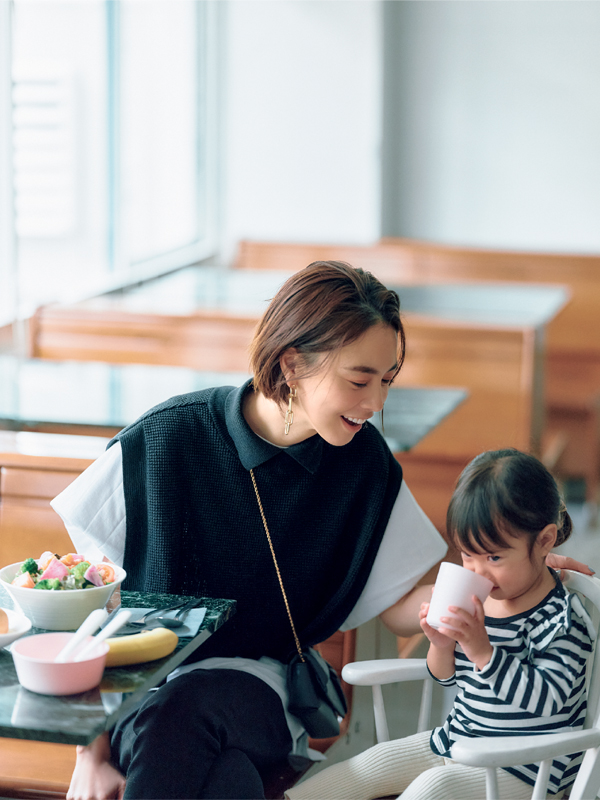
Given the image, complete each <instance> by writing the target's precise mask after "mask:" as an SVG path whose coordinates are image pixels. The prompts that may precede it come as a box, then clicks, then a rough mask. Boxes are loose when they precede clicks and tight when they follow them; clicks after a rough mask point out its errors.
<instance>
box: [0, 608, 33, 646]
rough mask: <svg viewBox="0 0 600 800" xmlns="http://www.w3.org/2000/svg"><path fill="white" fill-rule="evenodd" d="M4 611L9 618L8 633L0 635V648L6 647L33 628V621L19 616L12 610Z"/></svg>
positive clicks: (6, 609)
mask: <svg viewBox="0 0 600 800" xmlns="http://www.w3.org/2000/svg"><path fill="white" fill-rule="evenodd" d="M2 611H4V612H5V613H6V616H7V617H8V631H7V632H6V633H0V648H2V647H6V645H7V644H10V643H11V642H14V641H15V639H18V638H19V637H20V636H23V634H24V633H27V631H28V630H29V629H30V628H31V620H30V619H28V618H27V617H24V616H23V614H18V613H17V612H16V611H13V610H12V609H11V608H3V609H2Z"/></svg>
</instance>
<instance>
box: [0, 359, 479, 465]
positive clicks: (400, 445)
mask: <svg viewBox="0 0 600 800" xmlns="http://www.w3.org/2000/svg"><path fill="white" fill-rule="evenodd" d="M248 377H249V376H248V375H246V374H243V373H213V372H200V371H197V370H192V369H187V368H183V367H181V368H180V367H163V366H155V365H137V364H122V365H113V364H107V363H101V362H78V361H64V362H61V361H49V360H48V361H46V360H41V359H19V358H16V357H14V356H7V355H5V356H0V429H4V430H11V431H17V432H19V435H20V436H21V439H22V440H23V441H25V440H26V435H27V433H28V432H31V431H35V432H46V433H48V432H50V431H51V432H53V433H54V434H59V435H60V433H61V431H63V432H64V433H67V432H68V433H70V434H77V432H78V430H79V431H80V432H82V433H86V434H89V433H92V434H93V433H97V434H98V435H100V436H102V435H104V436H106V435H112V434H113V433H116V432H117V431H118V430H120V429H121V428H123V427H124V426H125V425H127V424H129V423H130V422H133V421H134V420H135V419H137V417H138V416H140V414H142V413H143V412H145V411H147V410H148V409H149V408H151V407H152V406H154V405H156V404H158V403H160V402H162V401H163V400H167V399H168V398H169V397H173V396H174V395H178V394H184V393H187V392H193V391H198V390H200V389H207V388H210V387H212V386H227V385H229V386H239V385H240V384H241V383H243V382H244V381H245V380H246V379H247V378H248ZM466 396H467V393H466V392H465V391H464V390H463V389H460V388H458V389H457V388H455V387H449V388H443V387H442V388H429V387H422V388H420V387H404V386H402V387H398V388H395V387H392V389H391V390H390V393H389V396H388V400H387V402H386V405H385V411H384V428H383V429H382V427H381V420H380V415H377V416H376V417H374V418H373V420H372V422H373V424H375V425H376V426H377V427H378V428H379V429H380V430H382V432H383V433H384V436H385V438H386V439H387V441H388V444H389V445H390V448H391V449H392V450H393V451H394V452H397V451H404V450H410V449H411V448H412V447H414V446H415V445H416V444H417V443H418V442H419V441H421V439H422V438H423V437H424V436H426V435H427V433H429V431H431V430H433V428H435V427H436V426H437V425H439V423H440V422H441V421H442V420H443V419H444V418H445V417H446V416H447V415H448V414H450V413H451V412H452V411H453V410H454V409H455V408H456V407H457V406H458V405H459V404H460V403H461V402H462V401H463V400H464V399H465V398H466ZM63 438H65V437H63Z"/></svg>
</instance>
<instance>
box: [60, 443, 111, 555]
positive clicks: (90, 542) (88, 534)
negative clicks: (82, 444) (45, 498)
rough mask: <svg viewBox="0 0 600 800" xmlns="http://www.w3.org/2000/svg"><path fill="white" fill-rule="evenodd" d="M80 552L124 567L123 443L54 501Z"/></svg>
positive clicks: (109, 449) (85, 472) (105, 453)
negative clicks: (103, 558)
mask: <svg viewBox="0 0 600 800" xmlns="http://www.w3.org/2000/svg"><path fill="white" fill-rule="evenodd" d="M50 505H51V506H52V508H53V509H54V510H55V511H56V512H57V514H59V516H60V517H61V518H62V520H63V522H64V523H65V527H66V529H67V531H68V533H69V536H70V537H71V539H72V541H73V543H74V545H75V548H76V550H77V552H78V553H84V554H85V555H86V556H89V557H90V558H93V559H94V560H98V561H99V560H101V559H102V557H103V556H106V557H107V558H109V559H110V560H111V561H112V562H113V563H114V564H117V565H118V566H120V567H122V566H123V556H124V553H125V494H124V492H123V466H122V460H121V444H120V442H115V444H114V445H113V446H112V447H109V448H108V450H105V451H104V453H102V455H101V456H100V457H99V458H97V459H96V460H95V461H94V462H93V464H91V465H90V466H89V467H88V468H87V469H86V470H85V471H84V472H82V473H81V475H78V476H77V478H75V480H74V481H73V482H72V483H70V484H69V485H68V486H67V488H66V489H65V490H64V491H62V492H61V493H60V494H59V495H58V496H57V497H55V498H54V500H51V501H50Z"/></svg>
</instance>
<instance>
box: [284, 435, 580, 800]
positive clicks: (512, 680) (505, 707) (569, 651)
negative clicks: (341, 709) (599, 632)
mask: <svg viewBox="0 0 600 800" xmlns="http://www.w3.org/2000/svg"><path fill="white" fill-rule="evenodd" d="M571 527H572V523H571V519H570V517H569V514H568V513H567V510H566V508H565V506H564V503H563V502H562V500H561V498H560V495H559V492H558V489H557V486H556V483H555V481H554V479H553V477H552V476H551V475H550V473H549V472H548V471H547V470H546V468H545V467H544V466H543V465H542V464H541V462H540V461H538V460H537V459H536V458H534V457H533V456H530V455H527V454H525V453H521V452H519V451H517V450H512V449H509V450H497V451H490V452H486V453H483V454H481V455H479V456H477V457H476V458H475V459H474V460H473V461H472V462H471V463H470V464H469V465H468V466H467V467H466V469H465V470H464V472H463V473H462V475H461V476H460V478H459V481H458V484H457V487H456V490H455V492H454V494H453V496H452V499H451V502H450V505H449V508H448V515H447V531H448V535H449V536H450V538H451V539H452V541H453V542H454V544H455V545H456V546H457V548H458V549H459V550H460V551H461V556H462V562H463V566H465V567H466V568H467V569H470V570H473V571H474V572H477V573H479V574H481V575H484V576H485V577H486V578H489V579H490V580H491V581H492V583H493V584H494V588H493V589H492V591H491V593H490V595H489V597H488V599H487V600H486V601H485V603H484V604H483V605H482V604H481V602H480V601H479V600H478V599H477V598H476V597H474V598H473V599H474V602H475V606H476V609H475V614H474V615H471V614H469V613H467V611H465V610H464V609H459V608H455V607H451V609H450V611H451V612H452V617H450V616H448V617H444V618H442V622H446V623H447V624H448V625H450V624H451V625H452V627H442V628H440V629H439V630H435V629H434V628H431V627H430V626H429V625H428V624H427V622H426V617H427V612H428V610H429V604H428V603H424V604H423V605H422V606H421V611H420V620H421V628H422V629H423V631H424V632H425V634H426V636H427V638H428V639H429V641H430V647H429V652H428V655H427V666H428V669H429V671H430V673H431V675H432V676H433V677H434V678H435V680H436V681H438V682H439V683H441V684H443V685H451V684H454V683H456V684H457V686H458V693H457V696H456V699H455V702H454V706H453V709H452V712H451V713H450V715H449V716H448V718H447V720H446V721H445V723H444V724H443V725H442V726H441V727H439V728H436V729H435V730H434V731H428V732H426V733H419V734H416V735H415V736H409V737H407V738H405V739H398V740H396V741H392V742H385V743H382V744H378V745H375V746H374V747H372V748H370V749H369V750H367V751H365V752H364V753H361V754H360V755H358V756H355V757H354V758H351V759H349V760H348V761H345V762H343V763H340V764H335V765H333V766H331V767H329V768H327V769H325V770H323V771H322V772H321V773H318V774H317V775H315V776H314V777H312V778H309V779H308V780H306V781H305V782H304V783H301V784H299V785H298V786H296V787H294V788H293V789H290V790H289V791H288V792H287V794H286V797H288V798H289V800H317V799H318V800H370V798H376V797H385V796H389V795H398V794H400V793H402V800H449V799H452V798H454V800H459V799H460V800H469V799H472V800H481V798H482V797H485V770H484V769H477V768H474V767H467V766H463V765H460V764H456V763H454V762H452V760H451V759H450V748H451V746H452V744H453V743H454V742H456V741H458V740H459V739H461V738H465V737H467V738H472V737H476V736H496V735H501V736H511V735H522V734H525V733H548V732H552V733H558V734H560V732H561V731H566V730H577V729H578V728H581V726H582V724H583V721H584V718H585V712H586V698H585V665H586V660H587V657H588V655H589V653H590V652H591V642H592V638H593V636H594V632H593V629H592V626H591V621H590V619H589V617H588V615H587V613H586V612H585V610H584V608H583V606H582V604H581V602H580V601H579V599H578V598H577V596H576V595H574V594H570V593H569V592H567V591H566V589H565V588H564V587H563V585H562V584H561V582H560V580H559V578H558V576H557V575H556V574H555V573H554V572H553V571H552V570H550V569H549V568H548V567H547V566H546V564H545V559H546V556H547V555H548V553H549V552H550V550H551V549H552V548H553V547H555V546H557V545H559V544H562V543H563V542H564V541H566V539H567V538H568V537H569V535H570V533H571ZM581 758H582V756H581V754H576V755H574V756H567V757H564V758H557V759H555V760H554V762H553V764H552V769H551V774H550V782H549V796H552V797H562V794H563V792H564V790H565V789H566V788H567V787H568V786H569V785H570V784H571V783H572V782H573V781H574V779H575V773H576V770H577V766H578V764H579V763H580V761H581ZM537 769H538V767H537V765H536V764H528V765H526V766H522V767H514V768H513V767H507V768H506V769H503V770H499V771H498V784H499V791H500V796H501V797H502V798H503V799H506V800H509V799H510V800H520V799H521V798H524V799H525V798H530V797H531V788H532V785H533V784H534V782H535V778H536V775H537Z"/></svg>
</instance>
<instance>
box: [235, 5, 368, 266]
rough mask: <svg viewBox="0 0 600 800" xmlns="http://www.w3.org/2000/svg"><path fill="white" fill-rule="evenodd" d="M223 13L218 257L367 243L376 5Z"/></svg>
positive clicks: (284, 7)
mask: <svg viewBox="0 0 600 800" xmlns="http://www.w3.org/2000/svg"><path fill="white" fill-rule="evenodd" d="M224 5H226V20H225V25H224V30H225V31H226V33H225V37H226V38H225V42H224V45H225V46H224V51H225V52H224V58H223V62H224V67H225V78H224V85H223V94H224V97H225V108H224V119H223V124H222V137H221V144H222V157H223V199H222V223H223V252H224V254H225V255H226V256H227V255H228V254H230V253H231V252H232V251H233V249H234V248H235V245H236V243H237V242H238V241H239V240H240V239H242V238H255V239H272V240H277V239H283V240H290V241H294V240H295V241H343V242H370V241H373V240H375V239H377V238H378V237H379V235H380V174H381V167H380V144H381V5H380V3H379V2H376V0H232V1H231V2H229V3H227V4H224Z"/></svg>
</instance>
